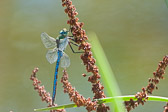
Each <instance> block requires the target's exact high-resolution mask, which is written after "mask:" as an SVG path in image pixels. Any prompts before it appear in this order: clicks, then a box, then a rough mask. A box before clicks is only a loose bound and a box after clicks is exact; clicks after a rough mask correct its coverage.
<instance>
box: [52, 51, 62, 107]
mask: <svg viewBox="0 0 168 112" xmlns="http://www.w3.org/2000/svg"><path fill="white" fill-rule="evenodd" d="M57 54H58V59H57V62H56V68H55V74H54V86H53V95H52V104H54V101H55V96H56V87H57V79H58V68H59V63H60V59H61V57H62V55H63V53H62V51H60V50H58V52H57Z"/></svg>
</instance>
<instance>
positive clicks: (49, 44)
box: [41, 32, 56, 48]
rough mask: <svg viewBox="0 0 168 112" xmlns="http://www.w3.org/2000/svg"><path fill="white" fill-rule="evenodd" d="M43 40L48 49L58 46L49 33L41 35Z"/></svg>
mask: <svg viewBox="0 0 168 112" xmlns="http://www.w3.org/2000/svg"><path fill="white" fill-rule="evenodd" d="M41 40H42V42H43V44H44V46H45V47H46V48H51V47H55V46H56V39H55V38H53V37H50V36H49V35H48V34H47V33H45V32H43V33H41Z"/></svg>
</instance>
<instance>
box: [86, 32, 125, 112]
mask: <svg viewBox="0 0 168 112" xmlns="http://www.w3.org/2000/svg"><path fill="white" fill-rule="evenodd" d="M88 36H89V39H90V42H91V45H92V51H93V55H94V57H95V58H96V64H97V65H98V67H99V70H100V73H101V77H102V80H103V85H105V88H106V90H107V92H108V95H109V96H111V97H115V96H121V92H120V89H119V86H118V84H117V81H116V79H115V76H114V73H113V71H112V69H111V67H110V64H109V62H108V60H107V58H106V55H105V52H104V50H103V48H102V46H101V44H100V42H99V40H98V38H97V36H96V34H95V33H94V32H91V33H89V34H88ZM112 106H114V107H115V112H124V106H123V103H122V101H121V100H115V99H114V102H113V105H112Z"/></svg>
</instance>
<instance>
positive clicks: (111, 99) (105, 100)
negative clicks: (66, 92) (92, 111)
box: [34, 95, 168, 111]
mask: <svg viewBox="0 0 168 112" xmlns="http://www.w3.org/2000/svg"><path fill="white" fill-rule="evenodd" d="M130 98H132V99H133V100H135V101H136V98H135V95H127V96H116V97H107V98H103V99H96V100H95V101H98V104H101V103H111V102H114V100H123V101H129V100H130ZM148 101H159V102H168V98H167V97H161V96H148ZM75 107H77V105H76V104H74V103H72V104H66V105H61V106H56V107H47V108H41V109H34V111H48V110H57V109H65V108H75Z"/></svg>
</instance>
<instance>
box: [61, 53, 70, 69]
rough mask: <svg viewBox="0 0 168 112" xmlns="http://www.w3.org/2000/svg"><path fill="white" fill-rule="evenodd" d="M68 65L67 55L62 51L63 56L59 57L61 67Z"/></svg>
mask: <svg viewBox="0 0 168 112" xmlns="http://www.w3.org/2000/svg"><path fill="white" fill-rule="evenodd" d="M69 65H70V59H69V56H68V55H67V54H66V53H65V52H64V53H63V56H62V57H61V67H63V68H67V67H69Z"/></svg>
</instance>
